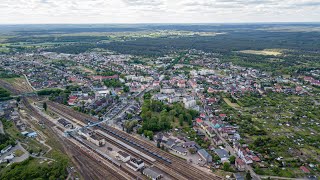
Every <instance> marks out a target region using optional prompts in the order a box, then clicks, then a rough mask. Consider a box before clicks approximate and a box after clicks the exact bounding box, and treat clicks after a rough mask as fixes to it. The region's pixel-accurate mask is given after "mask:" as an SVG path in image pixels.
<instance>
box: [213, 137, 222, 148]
mask: <svg viewBox="0 0 320 180" xmlns="http://www.w3.org/2000/svg"><path fill="white" fill-rule="evenodd" d="M212 141H213V142H214V143H215V145H216V146H220V145H222V144H223V142H222V140H221V139H220V138H219V137H218V136H214V137H213V138H212Z"/></svg>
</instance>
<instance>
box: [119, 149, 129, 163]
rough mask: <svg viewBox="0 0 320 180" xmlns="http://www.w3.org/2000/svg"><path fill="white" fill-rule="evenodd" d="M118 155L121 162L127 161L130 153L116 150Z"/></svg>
mask: <svg viewBox="0 0 320 180" xmlns="http://www.w3.org/2000/svg"><path fill="white" fill-rule="evenodd" d="M118 157H119V158H120V160H121V161H123V162H128V161H129V160H130V155H129V154H127V153H126V152H123V151H118Z"/></svg>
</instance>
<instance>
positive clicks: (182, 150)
mask: <svg viewBox="0 0 320 180" xmlns="http://www.w3.org/2000/svg"><path fill="white" fill-rule="evenodd" d="M171 149H172V151H174V152H176V153H177V154H180V155H183V156H186V155H187V153H188V150H187V149H186V148H183V147H181V146H173V147H172V148H171Z"/></svg>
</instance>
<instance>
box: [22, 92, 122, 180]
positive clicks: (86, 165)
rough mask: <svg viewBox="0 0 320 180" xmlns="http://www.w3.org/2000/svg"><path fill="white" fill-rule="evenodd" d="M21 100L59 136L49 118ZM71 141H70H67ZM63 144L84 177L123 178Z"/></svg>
mask: <svg viewBox="0 0 320 180" xmlns="http://www.w3.org/2000/svg"><path fill="white" fill-rule="evenodd" d="M21 102H22V103H23V104H24V106H25V107H26V110H27V111H28V113H29V114H30V115H31V116H33V117H35V118H36V119H38V120H43V121H44V123H45V125H46V126H47V127H49V128H47V129H48V131H50V133H51V134H53V136H56V137H57V138H59V137H58V136H57V135H56V133H55V132H54V131H53V128H54V127H55V126H56V125H55V124H54V123H52V122H51V121H50V120H48V119H47V118H46V117H44V116H42V115H41V114H40V113H39V112H38V111H37V109H35V108H34V107H33V106H32V105H31V104H30V103H29V102H28V100H27V98H25V97H23V98H22V99H21ZM68 142H71V141H68ZM59 143H61V144H62V145H63V147H64V148H66V149H67V150H68V153H69V154H70V155H72V157H73V158H74V160H75V161H76V162H77V163H78V164H79V166H80V168H79V170H80V171H81V172H82V173H81V174H82V176H83V177H84V178H85V179H93V180H96V179H105V178H107V179H114V180H125V179H126V178H124V177H123V176H121V175H120V174H119V173H118V172H115V171H114V170H113V169H111V168H109V167H108V166H106V165H104V164H103V163H101V162H98V161H97V160H96V159H94V158H93V157H92V156H90V155H89V154H88V153H87V152H85V151H83V150H81V149H80V148H79V147H78V146H76V145H74V144H72V143H67V142H66V141H64V140H61V141H59Z"/></svg>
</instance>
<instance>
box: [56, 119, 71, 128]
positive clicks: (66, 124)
mask: <svg viewBox="0 0 320 180" xmlns="http://www.w3.org/2000/svg"><path fill="white" fill-rule="evenodd" d="M58 122H59V123H60V124H61V125H62V126H63V127H65V128H72V127H73V125H72V124H71V123H70V122H69V121H67V120H65V119H59V120H58Z"/></svg>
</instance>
